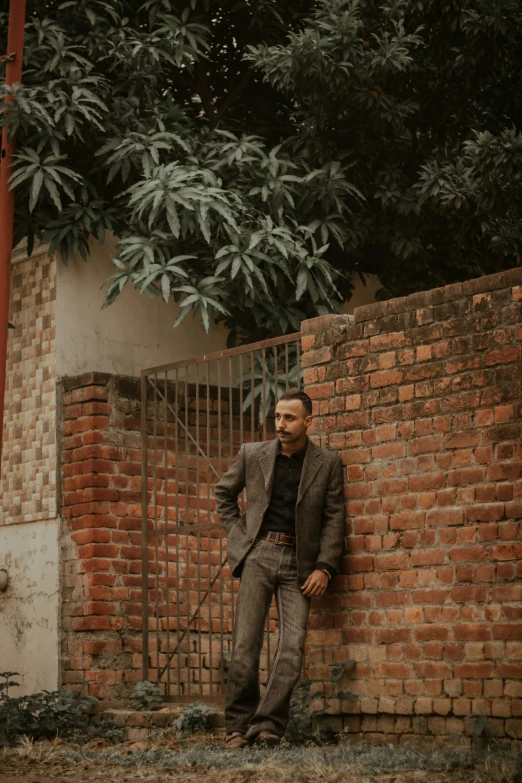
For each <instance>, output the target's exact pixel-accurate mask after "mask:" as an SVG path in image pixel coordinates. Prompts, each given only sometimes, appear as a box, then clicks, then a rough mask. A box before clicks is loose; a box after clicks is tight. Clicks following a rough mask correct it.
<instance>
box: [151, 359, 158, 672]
mask: <svg viewBox="0 0 522 783" xmlns="http://www.w3.org/2000/svg"><path fill="white" fill-rule="evenodd" d="M157 388H158V373H154V397H153V415H154V419H153V438H154V462H153V463H152V474H153V481H154V532H155V533H156V535H155V536H154V561H155V564H156V580H155V585H156V590H155V592H156V597H155V601H154V604H155V612H156V682H157V684H158V685H159V684H160V683H159V673H160V666H159V654H160V633H159V628H160V614H159V547H158V538H159V536H158V535H157V533H158V411H157V402H158V395H157Z"/></svg>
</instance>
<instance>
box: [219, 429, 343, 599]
mask: <svg viewBox="0 0 522 783" xmlns="http://www.w3.org/2000/svg"><path fill="white" fill-rule="evenodd" d="M277 451H278V441H277V439H276V440H270V441H264V442H261V443H245V444H244V445H243V446H242V447H241V449H240V451H239V453H238V455H237V458H236V461H235V463H234V464H233V465H232V467H231V468H230V469H229V470H228V471H227V472H226V473H225V475H224V476H223V477H222V478H221V479H220V481H219V482H218V483H217V485H216V488H215V492H214V497H215V499H216V508H217V513H218V517H219V520H220V522H221V524H222V526H223V527H224V529H225V532H226V535H227V553H228V562H229V564H230V568H231V571H232V575H233V576H240V574H241V568H242V565H243V561H244V559H245V557H246V555H247V554H248V552H249V551H250V549H251V548H252V547H253V546H254V543H255V540H256V536H257V534H258V533H259V529H260V527H261V524H262V522H263V517H264V514H265V511H266V510H267V508H268V505H269V503H270V496H271V493H272V483H273V479H274V469H275V459H276V455H277ZM245 488H246V492H247V507H246V512H245V513H242V512H241V510H240V507H239V505H238V495H239V493H240V492H241V491H242V490H243V489H245ZM344 520H345V506H344V497H343V469H342V465H341V462H340V460H339V457H338V456H337V454H336V453H335V452H332V451H327V450H326V449H323V448H321V447H320V446H317V445H316V444H315V443H313V441H311V440H309V441H308V447H307V449H306V454H305V458H304V462H303V470H302V473H301V481H300V484H299V492H298V496H297V503H296V510H295V528H296V555H297V581H298V583H299V584H303V583H304V582H305V581H306V579H307V577H308V576H309V575H310V574H311V573H312V571H313V570H314V569H315V566H316V563H318V562H320V563H327V564H328V565H329V566H331V567H332V568H333V569H334V570H335V571H338V570H339V562H340V558H341V554H342V550H343V540H344Z"/></svg>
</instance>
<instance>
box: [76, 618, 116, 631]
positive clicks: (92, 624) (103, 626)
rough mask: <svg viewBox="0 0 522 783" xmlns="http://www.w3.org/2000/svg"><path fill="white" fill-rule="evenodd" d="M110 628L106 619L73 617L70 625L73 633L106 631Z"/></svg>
mask: <svg viewBox="0 0 522 783" xmlns="http://www.w3.org/2000/svg"><path fill="white" fill-rule="evenodd" d="M110 627H111V626H110V620H109V618H108V617H73V619H72V623H71V628H72V630H73V631H108V630H109V629H110Z"/></svg>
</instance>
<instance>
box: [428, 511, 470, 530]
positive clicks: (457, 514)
mask: <svg viewBox="0 0 522 783" xmlns="http://www.w3.org/2000/svg"><path fill="white" fill-rule="evenodd" d="M463 519H464V510H463V509H462V508H448V507H444V508H432V509H429V511H427V512H426V523H427V524H428V525H430V526H438V525H461V524H462V522H463Z"/></svg>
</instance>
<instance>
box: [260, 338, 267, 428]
mask: <svg viewBox="0 0 522 783" xmlns="http://www.w3.org/2000/svg"><path fill="white" fill-rule="evenodd" d="M261 366H262V378H261V404H262V406H263V413H262V416H263V440H266V352H265V349H264V348H263V349H262V351H261Z"/></svg>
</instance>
